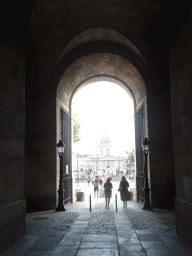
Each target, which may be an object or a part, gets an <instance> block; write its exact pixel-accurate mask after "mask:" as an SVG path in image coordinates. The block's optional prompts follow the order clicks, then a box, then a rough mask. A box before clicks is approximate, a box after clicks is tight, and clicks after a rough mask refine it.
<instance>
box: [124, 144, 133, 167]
mask: <svg viewBox="0 0 192 256" xmlns="http://www.w3.org/2000/svg"><path fill="white" fill-rule="evenodd" d="M125 153H126V158H125V163H126V165H127V168H128V170H130V169H131V168H132V167H135V153H134V149H133V147H132V148H131V150H130V151H125Z"/></svg>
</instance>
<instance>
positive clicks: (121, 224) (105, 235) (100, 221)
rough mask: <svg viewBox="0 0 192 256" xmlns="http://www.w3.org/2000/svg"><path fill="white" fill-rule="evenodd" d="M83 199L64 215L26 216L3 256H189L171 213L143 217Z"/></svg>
mask: <svg viewBox="0 0 192 256" xmlns="http://www.w3.org/2000/svg"><path fill="white" fill-rule="evenodd" d="M117 209H118V210H117V211H116V205H115V198H112V200H111V203H110V209H106V208H105V202H104V198H92V211H91V212H90V208H89V200H88V198H87V199H86V201H84V202H76V203H75V204H70V205H67V206H66V211H64V212H55V211H46V212H39V213H30V214H27V234H26V236H25V237H24V238H23V239H22V240H21V241H20V242H19V243H17V244H16V245H14V246H13V247H12V248H11V249H10V250H9V251H8V252H6V253H5V254H3V256H35V255H36V256H37V255H41V256H97V255H98V256H102V255H104V256H146V255H148V256H191V255H192V248H190V247H189V246H188V245H187V244H186V243H185V242H184V241H183V240H182V239H181V238H180V237H179V236H177V235H176V233H175V216H174V212H173V211H166V210H157V209H154V210H153V211H144V210H142V205H141V204H139V203H135V202H128V205H127V208H123V203H122V202H121V201H120V200H119V196H118V203H117Z"/></svg>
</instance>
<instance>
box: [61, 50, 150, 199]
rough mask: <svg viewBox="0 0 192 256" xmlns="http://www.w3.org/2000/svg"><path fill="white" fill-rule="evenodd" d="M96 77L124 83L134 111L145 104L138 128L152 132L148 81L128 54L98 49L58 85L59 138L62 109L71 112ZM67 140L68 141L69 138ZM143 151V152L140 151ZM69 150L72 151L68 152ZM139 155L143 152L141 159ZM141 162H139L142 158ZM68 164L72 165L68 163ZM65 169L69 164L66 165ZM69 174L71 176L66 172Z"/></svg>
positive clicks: (67, 72) (70, 69)
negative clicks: (80, 92) (79, 94)
mask: <svg viewBox="0 0 192 256" xmlns="http://www.w3.org/2000/svg"><path fill="white" fill-rule="evenodd" d="M96 81H111V82H114V83H116V84H118V85H120V86H121V87H122V88H124V90H125V91H126V92H127V93H128V94H129V95H130V96H131V97H132V99H133V101H134V112H135V114H136V112H137V111H138V110H139V109H140V108H142V117H143V119H142V121H143V123H142V125H143V127H140V129H141V130H138V129H137V131H138V132H139V131H140V133H141V134H142V136H141V137H140V139H142V138H143V134H144V135H145V136H148V134H147V131H148V129H147V128H148V125H147V123H148V121H147V95H146V89H145V84H144V81H143V79H142V77H141V74H140V73H139V71H138V70H137V69H136V68H135V67H134V66H133V65H132V64H131V63H130V62H129V61H127V60H125V59H124V58H122V57H120V56H118V55H114V54H110V53H94V54H89V55H86V56H84V57H82V58H79V59H78V60H77V61H75V62H74V63H73V64H72V65H70V66H69V67H68V68H67V69H66V70H65V72H64V73H63V75H62V77H61V79H60V81H59V84H58V88H57V96H56V97H57V124H58V125H57V135H58V136H57V141H58V140H59V139H60V138H61V137H60V134H62V133H63V131H61V127H62V125H61V124H60V122H59V121H60V120H61V119H60V110H61V109H64V110H65V111H66V112H68V113H69V114H70V115H71V102H72V98H73V96H74V94H75V93H77V92H78V90H80V89H81V88H82V87H83V86H85V85H86V84H88V83H91V82H96ZM138 138H139V135H138V136H137V135H136V145H137V144H138V143H139V144H140V146H137V147H136V167H137V171H136V173H137V180H138V185H137V187H138V186H140V189H138V193H137V194H138V197H137V198H138V200H141V201H142V200H143V190H142V189H143V162H142V160H143V159H142V152H141V141H138ZM66 143H67V142H66ZM139 151H140V153H139ZM66 154H69V152H66ZM138 156H141V158H140V159H138ZM139 161H140V162H141V164H140V165H139V164H138V162H139ZM67 165H70V163H68V164H67ZM64 169H65V167H64ZM66 177H67V176H66Z"/></svg>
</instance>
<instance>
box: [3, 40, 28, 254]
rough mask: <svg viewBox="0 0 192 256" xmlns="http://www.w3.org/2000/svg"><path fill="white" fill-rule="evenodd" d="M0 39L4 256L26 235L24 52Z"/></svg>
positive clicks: (8, 41) (11, 43) (12, 41)
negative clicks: (7, 250) (5, 252)
mask: <svg viewBox="0 0 192 256" xmlns="http://www.w3.org/2000/svg"><path fill="white" fill-rule="evenodd" d="M3 37H4V36H3V35H1V40H0V66H1V68H0V145H1V146H0V169H1V171H0V254H1V253H3V252H4V251H5V250H6V249H8V248H9V247H10V246H11V245H13V244H14V243H16V242H17V241H19V240H20V239H21V238H22V237H23V236H24V235H25V229H26V227H25V214H26V206H25V200H24V199H23V198H24V189H23V187H24V132H25V130H24V128H25V126H24V123H25V105H24V100H25V73H24V72H25V70H24V65H25V63H24V53H23V51H22V50H21V49H20V48H19V46H18V45H17V43H16V42H15V41H14V39H12V38H11V37H10V36H9V37H7V36H5V38H6V40H4V39H2V38H3Z"/></svg>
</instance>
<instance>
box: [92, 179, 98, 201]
mask: <svg viewBox="0 0 192 256" xmlns="http://www.w3.org/2000/svg"><path fill="white" fill-rule="evenodd" d="M93 183H94V197H96V194H97V197H98V192H99V177H98V176H95V180H94V182H93Z"/></svg>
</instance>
